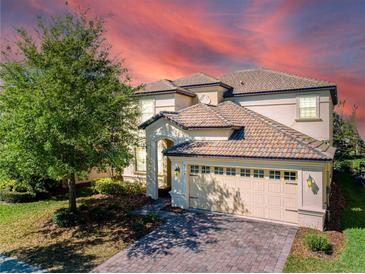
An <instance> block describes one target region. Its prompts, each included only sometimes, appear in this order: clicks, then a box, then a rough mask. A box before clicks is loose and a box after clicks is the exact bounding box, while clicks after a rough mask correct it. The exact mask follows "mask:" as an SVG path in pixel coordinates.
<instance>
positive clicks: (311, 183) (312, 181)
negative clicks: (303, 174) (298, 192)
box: [307, 175, 314, 188]
mask: <svg viewBox="0 0 365 274" xmlns="http://www.w3.org/2000/svg"><path fill="white" fill-rule="evenodd" d="M313 183H314V179H313V177H312V176H310V175H309V177H308V179H307V185H308V188H312V186H313Z"/></svg>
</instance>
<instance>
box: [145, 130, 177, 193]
mask: <svg viewBox="0 0 365 274" xmlns="http://www.w3.org/2000/svg"><path fill="white" fill-rule="evenodd" d="M174 144H175V142H174V140H173V139H172V138H170V137H167V136H159V137H156V138H151V139H150V140H148V142H147V196H149V197H151V198H152V199H158V197H159V193H160V194H161V195H168V192H169V191H170V190H171V161H170V159H169V158H168V157H166V156H164V155H163V151H164V150H165V149H167V148H170V147H172V146H173V145H174Z"/></svg>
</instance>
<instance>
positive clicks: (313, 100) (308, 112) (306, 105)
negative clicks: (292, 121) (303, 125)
mask: <svg viewBox="0 0 365 274" xmlns="http://www.w3.org/2000/svg"><path fill="white" fill-rule="evenodd" d="M313 118H317V97H299V119H313Z"/></svg>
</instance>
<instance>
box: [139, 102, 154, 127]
mask: <svg viewBox="0 0 365 274" xmlns="http://www.w3.org/2000/svg"><path fill="white" fill-rule="evenodd" d="M141 112H142V122H144V121H146V120H148V119H150V118H151V117H152V116H153V115H155V100H154V99H147V100H146V99H144V100H141Z"/></svg>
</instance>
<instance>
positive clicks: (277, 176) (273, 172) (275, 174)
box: [269, 170, 281, 180]
mask: <svg viewBox="0 0 365 274" xmlns="http://www.w3.org/2000/svg"><path fill="white" fill-rule="evenodd" d="M280 177H281V176H280V171H277V170H270V174H269V178H270V179H273V180H280Z"/></svg>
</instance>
